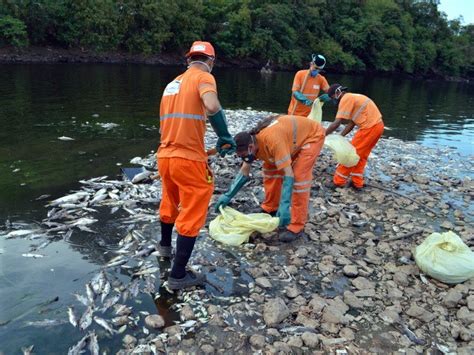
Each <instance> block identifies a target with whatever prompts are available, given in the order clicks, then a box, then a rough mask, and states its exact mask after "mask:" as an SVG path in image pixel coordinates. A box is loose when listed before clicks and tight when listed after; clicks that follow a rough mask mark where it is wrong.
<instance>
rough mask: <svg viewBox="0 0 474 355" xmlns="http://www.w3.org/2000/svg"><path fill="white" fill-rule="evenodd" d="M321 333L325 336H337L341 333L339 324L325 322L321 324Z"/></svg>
mask: <svg viewBox="0 0 474 355" xmlns="http://www.w3.org/2000/svg"><path fill="white" fill-rule="evenodd" d="M320 328H321V332H322V333H324V334H334V335H335V334H337V333H339V324H335V323H327V322H323V323H321V327H320Z"/></svg>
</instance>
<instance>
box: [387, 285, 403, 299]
mask: <svg viewBox="0 0 474 355" xmlns="http://www.w3.org/2000/svg"><path fill="white" fill-rule="evenodd" d="M387 296H388V298H390V299H391V300H392V301H394V300H400V299H402V298H403V292H402V291H400V290H399V289H398V288H395V287H392V288H389V289H388V291H387Z"/></svg>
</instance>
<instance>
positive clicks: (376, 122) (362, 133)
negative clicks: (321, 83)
mask: <svg viewBox="0 0 474 355" xmlns="http://www.w3.org/2000/svg"><path fill="white" fill-rule="evenodd" d="M328 95H329V97H330V98H331V100H332V101H333V103H334V104H336V105H338V109H337V113H336V119H335V120H334V122H333V123H331V124H330V125H329V127H328V128H327V129H326V135H328V134H331V133H332V132H334V131H335V130H336V129H337V128H338V127H339V126H340V125H341V123H345V124H346V127H345V128H344V130H343V131H342V133H341V135H342V136H346V135H347V134H348V133H349V132H351V131H352V129H353V128H354V127H355V126H358V127H359V130H358V131H357V132H356V134H355V135H354V138H353V139H352V145H353V146H354V148H355V149H356V152H357V154H358V155H359V158H360V159H359V162H358V163H357V165H355V166H353V167H351V168H349V167H347V166H344V165H341V164H339V165H338V166H337V168H336V172H335V173H334V177H333V183H334V185H335V186H337V187H343V186H345V184H346V183H347V181H348V180H349V178H350V179H351V180H352V187H354V188H355V189H357V190H360V189H362V188H363V187H364V169H365V166H366V164H367V159H368V158H369V155H370V152H371V151H372V149H373V148H374V147H375V145H376V144H377V142H378V140H379V139H380V137H381V136H382V133H383V130H384V124H383V121H382V114H381V113H380V110H379V109H378V107H377V105H375V103H374V101H372V99H370V98H369V97H367V96H365V95H361V94H354V93H350V92H347V88H346V87H344V86H342V85H341V84H333V85H331V87H330V88H329V90H328Z"/></svg>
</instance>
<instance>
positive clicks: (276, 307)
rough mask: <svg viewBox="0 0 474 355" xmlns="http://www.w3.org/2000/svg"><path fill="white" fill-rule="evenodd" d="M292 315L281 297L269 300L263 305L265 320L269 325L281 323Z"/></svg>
mask: <svg viewBox="0 0 474 355" xmlns="http://www.w3.org/2000/svg"><path fill="white" fill-rule="evenodd" d="M289 315H290V310H289V309H288V307H287V306H286V304H285V301H283V300H282V299H281V298H279V297H277V298H274V299H271V300H269V301H268V302H267V303H265V305H264V306H263V320H264V321H265V324H266V325H267V326H272V325H276V324H279V323H280V322H281V321H282V320H284V319H285V318H286V317H288V316H289Z"/></svg>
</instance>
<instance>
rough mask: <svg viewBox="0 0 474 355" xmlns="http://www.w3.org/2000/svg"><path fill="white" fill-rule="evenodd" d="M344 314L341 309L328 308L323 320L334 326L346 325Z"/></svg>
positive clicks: (325, 309) (325, 310) (324, 312)
mask: <svg viewBox="0 0 474 355" xmlns="http://www.w3.org/2000/svg"><path fill="white" fill-rule="evenodd" d="M344 313H345V312H343V311H342V310H341V309H339V308H336V307H334V306H328V307H326V308H324V311H323V317H322V320H323V321H325V322H327V323H333V324H340V323H345V322H346V320H345V318H344Z"/></svg>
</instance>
